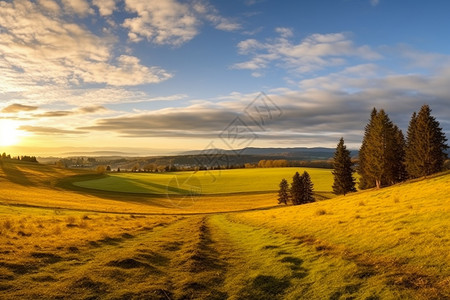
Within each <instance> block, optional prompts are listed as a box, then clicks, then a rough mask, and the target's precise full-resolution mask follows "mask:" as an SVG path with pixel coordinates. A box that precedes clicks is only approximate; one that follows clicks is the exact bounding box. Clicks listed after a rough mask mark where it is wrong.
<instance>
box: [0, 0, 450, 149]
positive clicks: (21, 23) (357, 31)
mask: <svg viewBox="0 0 450 300" xmlns="http://www.w3.org/2000/svg"><path fill="white" fill-rule="evenodd" d="M449 11H450V2H448V1H432V2H430V1H428V2H427V1H393V0H391V1H387V0H379V1H375V0H328V1H312V0H311V1H270V0H233V1H211V0H210V1H207V0H192V1H180V0H165V1H161V0H159V1H157V0H151V1H150V0H149V1H138V0H124V1H118V0H103V1H100V0H61V1H55V0H36V1H27V0H18V1H0V74H1V78H2V81H1V82H0V121H1V124H2V128H7V129H8V130H9V132H10V133H9V134H8V133H5V129H3V130H2V131H1V132H2V134H3V137H2V138H1V137H0V138H1V139H0V144H3V145H2V147H3V148H6V147H7V149H8V150H10V151H12V152H14V151H16V152H19V151H20V152H24V151H25V152H30V151H31V152H33V151H34V152H38V153H39V154H42V155H45V154H57V153H63V152H68V151H72V150H100V149H104V150H108V149H113V150H119V151H125V152H128V153H140V154H164V153H174V152H179V151H185V150H192V149H196V150H198V149H204V148H208V147H217V148H225V149H227V148H230V147H240V146H253V147H296V146H306V147H314V146H325V147H335V145H336V144H337V141H338V140H339V138H340V137H341V136H343V137H344V139H345V140H346V143H347V144H348V145H349V146H350V147H351V148H358V147H359V144H360V142H361V139H362V132H363V128H364V126H365V124H366V122H367V119H368V117H369V114H370V111H371V108H372V107H377V108H379V109H381V108H384V109H385V110H386V111H387V113H388V114H389V115H390V117H391V119H392V120H393V121H394V122H395V123H397V124H398V125H399V127H400V128H402V129H403V130H405V131H406V127H407V124H408V121H409V118H410V116H411V114H412V112H413V111H418V110H419V109H420V106H421V105H422V104H424V103H427V104H429V105H430V106H431V108H432V109H433V114H434V116H435V117H436V118H437V119H438V121H439V122H440V123H441V126H442V127H443V129H444V131H445V132H446V134H447V136H448V135H449V133H450V122H449V118H448V116H449V115H450V108H449V105H448V104H449V103H450V100H449V99H450V85H449V82H450V79H449V78H450V44H449V43H448V41H447V40H448V37H449V36H450V21H448V19H449V18H448V12H449ZM261 93H263V94H261ZM258 96H260V97H259V98H257V97H258ZM255 98H257V101H256V102H252V101H253V100H254V99H255ZM258 101H262V102H258ZM261 103H264V104H266V105H267V104H269V106H268V107H271V108H273V109H274V110H273V111H272V112H273V114H271V115H267V111H266V112H265V113H266V114H265V115H264V116H262V115H258V116H256V115H255V114H256V113H259V114H261V113H262V112H261V110H255V109H256V108H257V107H261ZM249 105H250V106H249ZM252 105H253V106H252ZM266 108H267V106H266ZM236 118H238V119H236ZM258 118H260V119H261V118H266V119H265V120H264V124H263V126H261V124H258V122H255V119H258ZM236 120H239V121H241V122H240V123H239V122H237V123H236ZM261 120H262V119H261ZM230 124H231V125H232V126H235V128H234V127H233V128H232V129H233V130H234V131H233V132H232V134H231V133H230V132H227V135H226V138H224V136H225V135H224V132H225V131H226V130H228V129H230V128H231V127H230ZM236 124H240V125H239V126H237V125H236ZM230 134H231V135H230ZM230 139H233V142H230ZM8 141H9V142H8ZM236 141H238V142H236ZM31 154H33V153H31Z"/></svg>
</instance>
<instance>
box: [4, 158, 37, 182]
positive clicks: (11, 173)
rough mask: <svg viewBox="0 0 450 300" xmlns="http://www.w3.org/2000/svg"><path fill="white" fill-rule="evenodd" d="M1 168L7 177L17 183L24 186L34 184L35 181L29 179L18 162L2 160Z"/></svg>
mask: <svg viewBox="0 0 450 300" xmlns="http://www.w3.org/2000/svg"><path fill="white" fill-rule="evenodd" d="M0 168H1V169H2V170H3V173H4V174H5V176H6V179H8V180H9V181H11V182H12V183H15V184H20V185H24V186H32V185H33V183H32V182H31V181H30V180H29V179H28V177H27V176H26V175H25V173H23V172H22V171H20V170H19V169H18V168H17V166H16V164H13V163H8V162H3V161H1V160H0Z"/></svg>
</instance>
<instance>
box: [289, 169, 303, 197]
mask: <svg viewBox="0 0 450 300" xmlns="http://www.w3.org/2000/svg"><path fill="white" fill-rule="evenodd" d="M302 192H303V180H302V178H301V177H300V174H299V173H298V172H295V175H294V176H293V177H292V183H291V199H292V204H294V205H299V204H301V201H302Z"/></svg>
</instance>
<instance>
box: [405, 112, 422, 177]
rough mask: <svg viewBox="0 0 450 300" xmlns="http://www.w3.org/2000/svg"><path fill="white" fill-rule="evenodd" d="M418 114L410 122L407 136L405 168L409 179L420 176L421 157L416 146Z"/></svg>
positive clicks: (414, 114)
mask: <svg viewBox="0 0 450 300" xmlns="http://www.w3.org/2000/svg"><path fill="white" fill-rule="evenodd" d="M416 128H417V114H416V112H414V113H413V114H412V116H411V120H410V121H409V126H408V132H407V136H406V149H405V167H406V172H407V173H408V177H409V178H416V177H419V176H420V173H421V169H420V162H419V159H420V157H419V155H417V154H416V153H417V150H416V146H417V144H418V141H417V139H418V136H417V130H416Z"/></svg>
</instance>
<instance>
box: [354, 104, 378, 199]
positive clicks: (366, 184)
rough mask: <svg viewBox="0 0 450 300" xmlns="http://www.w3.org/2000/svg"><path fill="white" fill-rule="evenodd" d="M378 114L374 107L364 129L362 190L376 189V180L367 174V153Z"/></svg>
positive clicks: (361, 154) (359, 170)
mask: <svg viewBox="0 0 450 300" xmlns="http://www.w3.org/2000/svg"><path fill="white" fill-rule="evenodd" d="M377 113H378V112H377V109H376V108H375V107H374V108H373V109H372V112H371V114H370V120H369V123H367V125H366V127H364V138H363V140H362V143H361V148H360V149H359V161H358V173H359V175H360V179H359V188H360V189H362V190H364V189H368V188H371V187H374V179H373V178H372V176H371V174H369V173H367V169H366V161H367V159H368V153H367V143H368V138H369V134H370V131H371V130H372V127H373V122H374V119H375V117H376V115H377Z"/></svg>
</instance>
